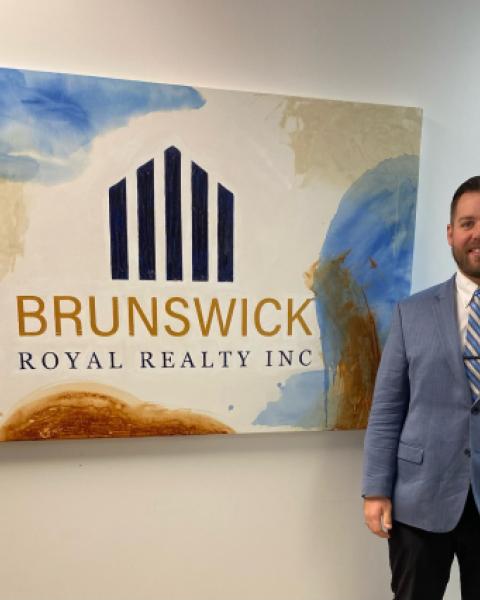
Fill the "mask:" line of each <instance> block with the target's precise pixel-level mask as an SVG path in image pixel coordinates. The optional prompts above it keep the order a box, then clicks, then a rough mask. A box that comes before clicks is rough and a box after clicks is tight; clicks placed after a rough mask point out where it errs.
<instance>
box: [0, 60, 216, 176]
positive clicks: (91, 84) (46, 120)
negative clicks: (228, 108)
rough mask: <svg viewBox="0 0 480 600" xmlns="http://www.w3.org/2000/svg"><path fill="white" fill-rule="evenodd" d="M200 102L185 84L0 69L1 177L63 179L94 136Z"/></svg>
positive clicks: (195, 106)
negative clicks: (138, 118)
mask: <svg viewBox="0 0 480 600" xmlns="http://www.w3.org/2000/svg"><path fill="white" fill-rule="evenodd" d="M204 104H205V100H204V99H203V98H202V96H201V95H200V94H199V93H198V92H197V91H196V90H195V89H193V88H191V87H186V86H178V85H166V84H155V83H143V82H138V81H124V80H119V79H107V78H103V77H86V76H80V75H63V74H58V73H40V72H34V71H20V70H13V69H0V177H4V178H7V179H10V180H13V181H30V180H37V181H43V182H46V183H55V182H57V181H64V180H66V179H69V178H70V177H72V176H74V175H76V174H77V173H78V172H80V170H81V168H83V166H84V165H85V158H84V159H83V160H80V159H79V157H78V154H82V152H83V153H88V150H89V149H90V144H91V143H92V141H93V139H94V138H95V137H96V136H97V135H99V134H101V133H104V132H106V131H108V130H111V129H114V128H117V127H121V126H123V125H125V124H126V123H127V122H128V120H129V119H130V118H131V117H133V116H138V115H142V114H147V113H149V112H154V111H172V110H181V109H198V108H201V107H202V106H203V105H204ZM75 153H76V154H77V156H75V157H73V156H72V155H74V154H75Z"/></svg>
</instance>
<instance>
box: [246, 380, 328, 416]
mask: <svg viewBox="0 0 480 600" xmlns="http://www.w3.org/2000/svg"><path fill="white" fill-rule="evenodd" d="M323 377H324V376H323V371H309V372H307V373H297V374H296V375H292V376H291V377H289V378H288V379H287V381H286V382H285V383H284V384H283V385H280V386H279V388H280V390H281V392H280V398H279V399H278V400H276V401H275V402H269V403H268V404H267V406H266V407H265V409H264V410H262V412H261V413H260V414H259V415H258V416H257V418H256V419H255V421H253V424H254V425H269V426H271V427H279V426H282V425H288V426H292V427H304V428H312V427H321V426H322V425H323V424H324V422H325V415H324V411H323V404H324V403H323V389H322V388H323Z"/></svg>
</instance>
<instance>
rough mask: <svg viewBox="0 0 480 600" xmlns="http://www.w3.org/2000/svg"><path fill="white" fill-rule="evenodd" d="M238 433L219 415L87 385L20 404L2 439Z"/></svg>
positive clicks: (1, 433) (1, 429) (5, 426)
mask: <svg viewBox="0 0 480 600" xmlns="http://www.w3.org/2000/svg"><path fill="white" fill-rule="evenodd" d="M213 433H223V434H226V433H234V431H233V429H231V428H230V427H228V426H227V425H224V424H223V423H221V422H220V421H217V420H216V419H212V418H210V417H207V416H205V415H199V414H195V413H193V412H190V411H189V410H168V409H165V408H162V407H160V406H158V405H156V404H130V403H128V402H125V401H124V400H120V399H118V398H116V397H114V396H113V395H110V394H107V393H101V392H95V391H86V390H83V391H82V390H78V389H75V390H71V391H68V390H65V391H61V392H57V393H53V394H50V395H47V396H44V397H43V398H40V399H39V400H36V401H34V402H30V403H28V404H26V405H25V406H22V407H20V408H18V409H17V410H16V411H15V412H14V413H13V414H12V415H11V416H10V418H9V419H8V420H7V421H6V423H5V424H4V425H3V426H2V427H1V428H0V440H1V441H12V440H51V439H56V440H61V439H81V438H103V437H140V436H164V435H204V434H213Z"/></svg>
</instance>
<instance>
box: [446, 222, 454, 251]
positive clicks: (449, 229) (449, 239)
mask: <svg viewBox="0 0 480 600" xmlns="http://www.w3.org/2000/svg"><path fill="white" fill-rule="evenodd" d="M452 229H453V225H452V224H451V223H449V224H448V225H447V242H448V245H449V246H451V245H452V244H453V239H452V238H453V231H452Z"/></svg>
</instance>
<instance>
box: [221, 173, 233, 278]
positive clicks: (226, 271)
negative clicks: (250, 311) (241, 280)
mask: <svg viewBox="0 0 480 600" xmlns="http://www.w3.org/2000/svg"><path fill="white" fill-rule="evenodd" d="M217 201H218V207H217V210H218V219H217V238H218V246H217V252H218V281H233V208H234V206H233V204H234V198H233V194H232V192H230V191H229V190H227V188H225V187H223V185H222V184H221V183H219V184H218V196H217Z"/></svg>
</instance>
